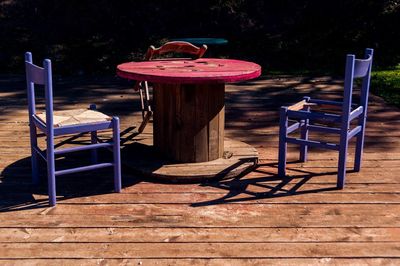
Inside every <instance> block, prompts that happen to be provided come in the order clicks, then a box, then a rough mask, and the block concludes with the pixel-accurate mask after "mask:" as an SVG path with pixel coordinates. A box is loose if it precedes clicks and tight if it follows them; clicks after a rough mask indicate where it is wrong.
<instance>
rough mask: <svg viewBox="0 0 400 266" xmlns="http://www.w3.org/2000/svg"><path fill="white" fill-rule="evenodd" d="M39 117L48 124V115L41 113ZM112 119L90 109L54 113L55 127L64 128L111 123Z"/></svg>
mask: <svg viewBox="0 0 400 266" xmlns="http://www.w3.org/2000/svg"><path fill="white" fill-rule="evenodd" d="M37 117H38V118H39V119H40V120H41V121H42V122H43V123H45V124H46V113H41V114H39V115H37ZM111 119H112V118H111V117H110V116H108V115H105V114H103V113H101V112H99V111H95V110H89V109H74V110H66V111H55V112H53V126H54V127H63V126H72V125H80V124H90V123H98V122H106V121H111Z"/></svg>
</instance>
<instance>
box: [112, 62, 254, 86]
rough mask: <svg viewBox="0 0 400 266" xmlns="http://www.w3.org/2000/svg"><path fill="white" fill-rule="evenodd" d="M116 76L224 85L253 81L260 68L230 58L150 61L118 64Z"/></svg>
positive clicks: (152, 80)
mask: <svg viewBox="0 0 400 266" xmlns="http://www.w3.org/2000/svg"><path fill="white" fill-rule="evenodd" d="M117 74H118V76H120V77H123V78H127V79H133V80H139V81H144V80H146V81H149V82H155V83H225V82H237V81H243V80H248V79H252V78H256V77H258V76H260V75H261V67H260V66H259V65H257V64H255V63H251V62H247V61H240V60H232V59H215V58H200V59H196V60H175V59H174V60H153V61H144V62H128V63H123V64H120V65H118V66H117Z"/></svg>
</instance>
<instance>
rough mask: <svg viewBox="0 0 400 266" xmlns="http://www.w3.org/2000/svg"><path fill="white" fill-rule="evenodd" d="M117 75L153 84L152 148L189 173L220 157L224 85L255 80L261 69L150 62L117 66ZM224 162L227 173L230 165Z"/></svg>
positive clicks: (228, 62)
mask: <svg viewBox="0 0 400 266" xmlns="http://www.w3.org/2000/svg"><path fill="white" fill-rule="evenodd" d="M117 74H118V75H119V76H120V77H123V78H127V79H131V80H139V81H144V80H145V81H148V82H151V83H153V87H154V89H153V103H154V116H153V145H154V148H156V149H157V151H159V152H161V153H162V154H163V155H164V156H166V157H167V158H168V159H170V160H172V161H173V162H175V163H178V164H179V163H186V164H192V165H191V167H192V168H193V167H195V166H196V163H203V166H206V164H204V163H207V162H212V161H215V160H219V159H221V158H222V157H223V155H224V152H226V150H225V149H224V148H226V147H225V146H224V143H226V142H227V140H225V139H224V122H225V103H224V96H225V83H227V82H239V81H244V80H249V79H252V78H256V77H258V76H259V75H260V74H261V67H260V66H259V65H257V64H255V63H252V62H246V61H241V60H232V59H214V58H203V59H197V60H155V61H146V62H128V63H123V64H120V65H118V66H117ZM228 142H229V143H232V141H231V140H228ZM246 145H247V144H246ZM248 146H249V145H248ZM250 148H251V149H252V150H255V149H254V148H253V147H251V146H249V149H250ZM228 152H229V151H228ZM255 154H256V151H255V152H253V153H252V155H253V157H254V156H255ZM227 157H229V156H227ZM228 161H229V160H227V164H228V165H227V167H229V165H230V164H231V163H232V162H229V163H228ZM178 164H177V165H178ZM193 169H194V168H193ZM170 170H171V169H169V171H170ZM153 176H154V174H153ZM206 176H207V178H209V177H212V176H213V174H209V175H206ZM173 179H177V178H173ZM187 179H188V180H189V179H191V178H190V177H187Z"/></svg>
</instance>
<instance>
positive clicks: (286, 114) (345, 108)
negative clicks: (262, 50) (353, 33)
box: [278, 49, 373, 189]
mask: <svg viewBox="0 0 400 266" xmlns="http://www.w3.org/2000/svg"><path fill="white" fill-rule="evenodd" d="M372 57H373V50H372V49H366V50H365V57H364V58H363V59H356V58H355V56H354V55H352V54H349V55H347V60H346V72H345V80H344V96H343V101H342V102H338V101H328V100H318V99H311V98H310V97H304V100H303V101H301V102H298V103H296V104H294V105H292V106H289V107H286V106H282V107H281V110H280V129H279V166H278V175H279V176H282V177H283V176H285V175H286V169H285V168H286V152H287V143H293V144H298V145H300V161H302V162H305V161H307V147H308V146H311V147H318V148H324V149H330V150H336V151H338V152H339V163H338V177H337V187H338V188H340V189H341V188H343V187H344V183H345V176H346V157H347V148H348V145H349V141H350V139H351V138H353V137H356V138H357V140H356V152H355V160H354V170H355V171H356V172H359V171H360V168H361V157H362V152H363V146H364V132H365V121H366V117H367V107H368V93H369V83H370V77H371V67H372ZM355 78H361V80H362V87H361V96H360V101H359V102H358V103H353V102H352V94H353V80H354V79H355ZM313 105H315V106H318V105H325V106H336V107H337V108H340V109H341V112H340V113H339V114H337V113H336V114H335V113H328V112H326V111H323V110H321V111H320V112H317V111H311V110H310V107H311V106H313ZM340 109H339V110H340ZM289 119H290V120H295V121H296V122H295V123H294V124H292V125H289ZM355 119H357V122H356V125H355V126H354V127H351V124H350V123H351V121H352V120H355ZM314 120H317V121H319V122H332V123H336V124H337V126H335V127H332V126H323V125H316V124H312V123H310V122H311V121H314ZM328 125H329V124H328ZM339 125H340V126H339ZM297 129H300V137H289V136H288V134H289V133H292V132H294V131H296V130H297ZM309 130H311V131H316V132H322V133H328V134H338V135H339V136H340V141H339V144H336V143H328V142H324V141H317V140H309V139H308V131H309Z"/></svg>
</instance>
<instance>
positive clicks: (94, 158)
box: [90, 131, 98, 164]
mask: <svg viewBox="0 0 400 266" xmlns="http://www.w3.org/2000/svg"><path fill="white" fill-rule="evenodd" d="M90 143H92V144H96V143H97V131H92V132H90ZM90 153H91V154H90V159H91V161H92V164H96V163H97V161H98V160H97V149H92V150H91V151H90Z"/></svg>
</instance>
